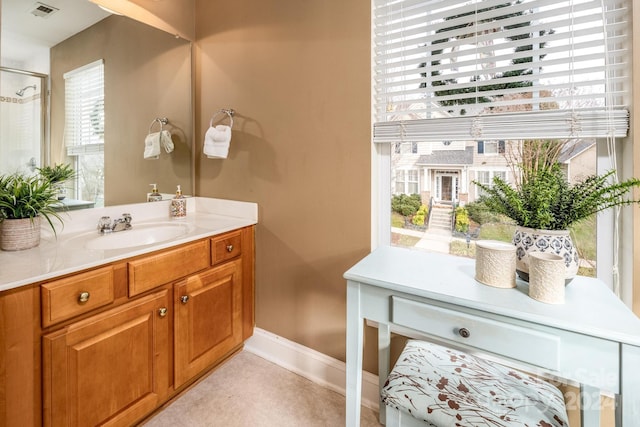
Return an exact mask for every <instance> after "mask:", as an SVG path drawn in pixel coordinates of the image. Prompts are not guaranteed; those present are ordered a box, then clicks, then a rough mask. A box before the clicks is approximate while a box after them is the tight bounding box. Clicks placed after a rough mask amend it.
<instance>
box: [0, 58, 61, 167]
mask: <svg viewBox="0 0 640 427" xmlns="http://www.w3.org/2000/svg"><path fill="white" fill-rule="evenodd" d="M0 72H8V73H15V74H22V75H25V76H30V77H35V78H38V79H40V115H41V118H40V167H43V166H46V165H48V164H49V161H50V159H51V144H49V75H48V74H42V73H37V72H35V71H26V70H20V69H18V68H10V67H0Z"/></svg>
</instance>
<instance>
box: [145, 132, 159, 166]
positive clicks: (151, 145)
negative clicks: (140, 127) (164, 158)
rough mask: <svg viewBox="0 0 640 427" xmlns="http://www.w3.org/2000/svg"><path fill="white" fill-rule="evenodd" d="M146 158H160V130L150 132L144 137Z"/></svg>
mask: <svg viewBox="0 0 640 427" xmlns="http://www.w3.org/2000/svg"><path fill="white" fill-rule="evenodd" d="M144 158H145V159H159V158H160V132H154V133H150V134H149V135H147V137H146V138H145V139H144Z"/></svg>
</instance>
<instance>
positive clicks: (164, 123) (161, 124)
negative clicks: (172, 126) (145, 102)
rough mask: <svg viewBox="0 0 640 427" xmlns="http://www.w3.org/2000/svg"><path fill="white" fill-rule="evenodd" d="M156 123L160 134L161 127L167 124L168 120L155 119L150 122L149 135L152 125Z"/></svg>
mask: <svg viewBox="0 0 640 427" xmlns="http://www.w3.org/2000/svg"><path fill="white" fill-rule="evenodd" d="M156 123H158V124H159V125H160V132H162V126H164V125H166V124H167V123H169V119H167V118H166V117H156V118H155V119H153V121H152V122H151V125H150V126H149V133H151V130H152V129H153V125H155V124H156Z"/></svg>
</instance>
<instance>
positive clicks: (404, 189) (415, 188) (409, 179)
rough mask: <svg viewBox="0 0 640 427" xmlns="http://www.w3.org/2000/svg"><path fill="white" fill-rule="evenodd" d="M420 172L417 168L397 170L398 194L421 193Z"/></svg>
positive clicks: (396, 190) (396, 186)
mask: <svg viewBox="0 0 640 427" xmlns="http://www.w3.org/2000/svg"><path fill="white" fill-rule="evenodd" d="M419 175H420V174H419V172H418V170H416V169H413V170H403V169H399V170H396V173H395V176H396V183H395V193H396V194H419V193H420V185H419V182H418V177H419Z"/></svg>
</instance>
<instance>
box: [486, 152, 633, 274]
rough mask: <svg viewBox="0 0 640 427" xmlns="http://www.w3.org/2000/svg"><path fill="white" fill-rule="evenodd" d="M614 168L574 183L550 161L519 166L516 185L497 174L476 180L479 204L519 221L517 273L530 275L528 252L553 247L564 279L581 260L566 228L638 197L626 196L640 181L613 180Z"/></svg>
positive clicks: (517, 231)
mask: <svg viewBox="0 0 640 427" xmlns="http://www.w3.org/2000/svg"><path fill="white" fill-rule="evenodd" d="M529 166H530V165H529ZM614 173H615V171H609V172H607V173H605V174H603V175H591V176H588V177H587V178H585V179H584V180H582V181H579V182H577V183H574V184H572V183H569V182H568V181H567V179H566V177H565V175H564V173H563V172H562V169H561V168H560V166H559V164H557V163H553V164H542V165H538V167H528V168H525V167H523V168H522V179H521V181H520V182H519V183H518V184H517V185H516V186H515V187H513V186H511V185H509V184H508V183H507V182H506V181H504V180H503V179H501V178H500V177H495V178H494V180H493V185H492V186H488V185H484V184H482V183H479V182H474V183H475V184H476V185H477V186H478V187H480V188H481V189H482V190H483V191H484V193H485V195H484V196H483V197H482V198H481V201H482V203H484V204H485V205H486V206H487V207H488V208H489V209H490V210H491V211H493V212H495V213H499V214H502V215H505V216H506V217H508V218H510V219H512V220H513V221H514V222H515V223H516V225H517V227H516V231H515V232H514V236H513V243H514V245H515V246H516V248H517V249H516V255H517V260H516V268H517V273H518V275H519V276H520V277H521V278H522V279H524V280H528V279H529V268H528V256H527V253H528V252H531V251H540V252H552V253H556V254H558V255H560V256H562V257H564V259H565V265H566V266H567V275H566V277H565V281H566V283H568V282H569V281H571V280H572V279H573V277H575V275H576V274H577V272H578V264H579V259H578V253H577V251H576V248H575V246H574V244H573V242H572V240H571V236H570V234H569V228H570V227H571V226H572V225H573V224H575V223H577V222H579V221H581V220H584V219H586V218H588V217H590V216H592V215H594V214H596V213H598V212H601V211H603V210H606V209H610V208H613V207H617V206H623V205H628V204H631V203H638V202H640V201H639V200H634V199H632V198H630V197H629V196H628V195H629V193H630V191H631V190H632V189H633V188H634V187H640V180H639V179H636V178H631V179H628V180H626V181H622V182H612V177H613V175H614Z"/></svg>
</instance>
